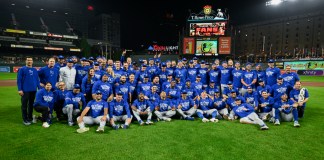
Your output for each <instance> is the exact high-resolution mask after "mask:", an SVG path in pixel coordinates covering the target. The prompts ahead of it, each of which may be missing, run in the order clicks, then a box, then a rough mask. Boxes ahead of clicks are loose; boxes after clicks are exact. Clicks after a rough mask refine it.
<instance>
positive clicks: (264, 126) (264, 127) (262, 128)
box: [260, 125, 269, 130]
mask: <svg viewBox="0 0 324 160" xmlns="http://www.w3.org/2000/svg"><path fill="white" fill-rule="evenodd" d="M260 129H261V130H268V129H269V127H268V126H266V125H263V126H261V128H260Z"/></svg>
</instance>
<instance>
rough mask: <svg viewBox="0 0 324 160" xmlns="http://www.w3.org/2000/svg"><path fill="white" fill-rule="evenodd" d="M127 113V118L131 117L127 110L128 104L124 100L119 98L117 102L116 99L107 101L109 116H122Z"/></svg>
mask: <svg viewBox="0 0 324 160" xmlns="http://www.w3.org/2000/svg"><path fill="white" fill-rule="evenodd" d="M123 115H127V117H128V118H131V113H130V110H129V105H128V103H127V102H126V101H124V100H121V101H120V102H118V101H117V100H116V99H114V100H113V101H111V102H110V103H109V117H113V116H123Z"/></svg>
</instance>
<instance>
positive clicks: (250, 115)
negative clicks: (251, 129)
mask: <svg viewBox="0 0 324 160" xmlns="http://www.w3.org/2000/svg"><path fill="white" fill-rule="evenodd" d="M235 103H236V107H234V108H233V111H234V113H235V114H236V115H237V116H239V117H240V118H241V119H240V123H246V124H258V125H260V127H261V128H260V129H261V130H267V129H269V128H268V126H267V125H266V124H265V123H264V122H263V121H262V120H261V119H260V118H259V117H258V115H257V114H256V113H255V112H254V108H253V107H252V106H250V105H248V104H246V103H243V104H242V103H241V99H240V98H236V99H235Z"/></svg>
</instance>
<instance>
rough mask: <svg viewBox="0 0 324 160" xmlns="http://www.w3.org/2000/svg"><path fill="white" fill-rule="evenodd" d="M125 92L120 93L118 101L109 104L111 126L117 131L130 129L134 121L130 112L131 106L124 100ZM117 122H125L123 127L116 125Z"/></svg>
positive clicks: (117, 97)
mask: <svg viewBox="0 0 324 160" xmlns="http://www.w3.org/2000/svg"><path fill="white" fill-rule="evenodd" d="M123 95H124V93H123V92H118V93H117V95H116V99H114V100H112V101H111V102H110V103H109V117H110V124H111V126H112V127H113V128H114V129H115V130H117V129H118V128H124V129H127V128H129V124H130V123H131V121H132V115H131V113H130V110H129V105H128V103H127V101H126V100H124V99H123ZM116 121H122V122H125V123H124V124H122V125H119V124H117V125H116V124H115V122H116Z"/></svg>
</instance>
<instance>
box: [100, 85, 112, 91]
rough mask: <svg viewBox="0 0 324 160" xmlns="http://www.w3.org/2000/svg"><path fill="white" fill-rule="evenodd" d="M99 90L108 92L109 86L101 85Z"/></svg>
mask: <svg viewBox="0 0 324 160" xmlns="http://www.w3.org/2000/svg"><path fill="white" fill-rule="evenodd" d="M101 89H103V90H106V91H107V90H109V89H110V86H108V85H101Z"/></svg>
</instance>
